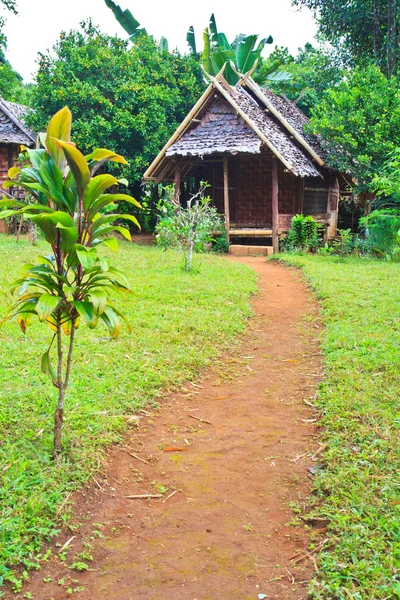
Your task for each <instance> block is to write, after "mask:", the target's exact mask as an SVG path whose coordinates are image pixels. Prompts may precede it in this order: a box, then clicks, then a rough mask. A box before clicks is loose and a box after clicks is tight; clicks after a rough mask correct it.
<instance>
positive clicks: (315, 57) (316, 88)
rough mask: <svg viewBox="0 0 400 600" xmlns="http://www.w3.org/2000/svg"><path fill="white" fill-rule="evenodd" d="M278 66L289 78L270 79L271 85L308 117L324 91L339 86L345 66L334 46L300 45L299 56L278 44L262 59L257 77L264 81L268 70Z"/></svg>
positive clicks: (259, 80) (269, 85)
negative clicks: (302, 46) (331, 47)
mask: <svg viewBox="0 0 400 600" xmlns="http://www.w3.org/2000/svg"><path fill="white" fill-rule="evenodd" d="M278 68H279V69H282V70H284V71H285V73H287V74H288V75H289V77H285V78H284V79H281V80H275V81H268V87H270V88H271V89H272V90H273V91H274V92H275V93H277V94H282V93H283V94H285V95H286V96H287V97H288V98H289V99H290V100H292V101H293V102H295V104H297V105H298V106H299V108H300V109H301V110H302V111H303V112H304V113H305V114H306V115H307V116H310V114H311V109H312V108H313V106H315V105H316V104H318V103H319V101H320V100H321V98H322V95H323V93H324V92H325V91H326V90H328V89H329V88H331V87H333V86H335V85H337V84H338V83H339V82H340V81H341V79H342V77H343V65H342V64H341V61H340V58H339V57H338V55H337V54H336V53H335V52H334V51H333V50H332V49H326V48H324V47H320V48H315V47H314V46H312V44H306V45H305V46H304V48H299V51H298V54H297V56H296V58H294V57H293V56H292V55H291V54H290V53H289V51H288V49H287V48H284V47H280V48H279V47H275V49H274V51H273V52H271V54H270V55H269V56H268V58H267V59H262V61H261V64H260V65H259V67H258V68H257V71H256V73H255V74H254V79H255V80H256V81H257V82H259V83H262V81H263V79H264V72H265V71H267V72H268V71H271V69H272V70H273V69H278Z"/></svg>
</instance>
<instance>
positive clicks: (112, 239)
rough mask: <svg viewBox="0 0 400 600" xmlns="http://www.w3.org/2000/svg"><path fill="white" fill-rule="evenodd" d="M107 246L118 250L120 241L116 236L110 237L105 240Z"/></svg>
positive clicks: (114, 250)
mask: <svg viewBox="0 0 400 600" xmlns="http://www.w3.org/2000/svg"><path fill="white" fill-rule="evenodd" d="M103 242H104V244H105V245H106V246H107V248H110V250H112V251H113V252H118V241H117V239H116V238H115V237H109V238H106V239H105V240H103Z"/></svg>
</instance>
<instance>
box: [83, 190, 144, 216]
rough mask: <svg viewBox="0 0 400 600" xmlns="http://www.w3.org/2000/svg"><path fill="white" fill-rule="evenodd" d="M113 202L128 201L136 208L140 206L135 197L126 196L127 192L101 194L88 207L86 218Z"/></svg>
mask: <svg viewBox="0 0 400 600" xmlns="http://www.w3.org/2000/svg"><path fill="white" fill-rule="evenodd" d="M114 202H128V203H129V204H133V205H134V206H137V207H138V208H142V205H141V204H140V203H139V202H138V201H137V200H135V198H132V196H128V194H102V195H101V196H99V197H98V198H97V200H96V202H94V203H93V205H92V206H91V207H90V211H89V213H88V219H89V220H92V219H93V217H94V216H95V215H96V214H97V213H98V212H100V211H101V210H102V209H103V208H105V207H106V206H108V205H109V204H113V203H114Z"/></svg>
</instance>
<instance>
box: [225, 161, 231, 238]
mask: <svg viewBox="0 0 400 600" xmlns="http://www.w3.org/2000/svg"><path fill="white" fill-rule="evenodd" d="M228 186H229V181H228V159H227V158H224V211H225V229H226V241H227V242H228V243H229V241H230V238H229V229H230V219H229V187H228Z"/></svg>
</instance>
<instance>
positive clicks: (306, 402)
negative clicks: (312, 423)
mask: <svg viewBox="0 0 400 600" xmlns="http://www.w3.org/2000/svg"><path fill="white" fill-rule="evenodd" d="M303 402H304V404H307V405H308V406H311V408H317V407H316V406H315V404H313V403H312V402H309V401H308V400H306V399H305V398H303Z"/></svg>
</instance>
